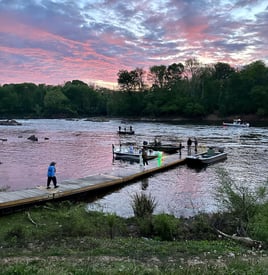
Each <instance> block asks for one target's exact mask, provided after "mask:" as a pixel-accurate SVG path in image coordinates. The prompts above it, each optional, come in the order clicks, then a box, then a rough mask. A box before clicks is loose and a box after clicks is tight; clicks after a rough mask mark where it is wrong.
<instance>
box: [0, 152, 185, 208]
mask: <svg viewBox="0 0 268 275" xmlns="http://www.w3.org/2000/svg"><path fill="white" fill-rule="evenodd" d="M184 163H185V158H181V157H180V155H179V154H173V155H168V156H165V157H164V159H163V162H162V164H161V166H159V167H158V163H157V160H156V159H155V160H151V161H149V165H148V166H145V167H143V166H141V165H139V164H137V165H135V166H133V167H128V168H126V167H124V168H120V169H116V170H114V171H111V172H110V173H104V174H97V175H90V176H87V177H84V178H79V179H70V180H64V181H62V182H60V183H59V188H57V189H54V188H51V189H46V186H37V187H35V188H30V189H25V190H19V191H7V192H0V212H1V213H3V212H9V211H12V209H14V208H15V209H19V208H23V207H25V206H27V205H33V204H38V203H42V202H49V201H53V200H57V199H67V198H69V197H71V196H75V195H79V194H84V193H88V192H91V191H98V190H101V189H105V188H109V187H113V186H119V185H122V184H126V183H128V182H131V181H134V180H137V179H139V178H143V177H147V176H149V175H152V174H154V173H158V172H161V171H164V170H167V169H170V168H173V167H175V166H177V165H181V164H184Z"/></svg>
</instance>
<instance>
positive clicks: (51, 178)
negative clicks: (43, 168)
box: [47, 161, 59, 189]
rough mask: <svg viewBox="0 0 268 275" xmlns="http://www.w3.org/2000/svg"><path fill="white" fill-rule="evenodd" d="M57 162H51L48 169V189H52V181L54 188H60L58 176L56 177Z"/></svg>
mask: <svg viewBox="0 0 268 275" xmlns="http://www.w3.org/2000/svg"><path fill="white" fill-rule="evenodd" d="M55 165H56V162H54V161H53V162H51V163H50V165H49V166H48V169H47V189H50V182H51V181H52V182H53V184H54V188H58V187H59V186H58V185H57V178H56V167H55Z"/></svg>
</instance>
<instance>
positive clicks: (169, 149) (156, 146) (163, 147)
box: [143, 140, 184, 154]
mask: <svg viewBox="0 0 268 275" xmlns="http://www.w3.org/2000/svg"><path fill="white" fill-rule="evenodd" d="M143 147H144V148H146V149H151V150H154V151H161V152H164V153H167V154H175V153H178V151H181V149H182V148H184V146H182V145H181V143H180V144H179V145H174V144H162V142H160V141H158V140H155V141H154V142H152V143H148V142H146V141H144V142H143Z"/></svg>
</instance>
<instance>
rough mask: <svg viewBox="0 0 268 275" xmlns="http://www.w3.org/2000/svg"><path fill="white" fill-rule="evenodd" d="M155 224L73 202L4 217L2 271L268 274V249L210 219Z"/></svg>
mask: <svg viewBox="0 0 268 275" xmlns="http://www.w3.org/2000/svg"><path fill="white" fill-rule="evenodd" d="M152 219H153V220H150V222H148V221H146V220H144V219H143V220H141V219H137V218H129V219H124V218H120V217H117V216H116V215H114V214H104V213H101V212H86V211H85V206H84V205H83V204H81V203H80V204H75V205H74V204H70V203H67V202H65V203H61V204H49V205H45V206H39V207H35V208H32V209H29V210H28V211H25V212H20V213H14V214H12V215H8V216H2V217H0V223H1V228H0V244H1V249H0V266H1V270H0V274H216V273H218V274H267V272H268V260H267V252H268V251H267V250H255V249H251V248H249V247H245V246H243V245H240V244H238V243H234V242H233V241H229V240H224V239H220V238H219V237H218V235H217V233H216V232H215V231H214V230H213V228H211V227H210V225H209V224H208V223H206V220H205V219H204V217H202V218H200V217H199V218H196V219H195V220H191V222H189V221H187V223H185V221H183V220H179V219H176V218H174V217H172V216H168V215H157V216H153V217H152ZM201 221H202V222H201ZM171 224H172V226H170V225H171ZM152 225H153V227H154V230H152V229H151V228H150V227H151V226H152ZM166 231H168V232H169V234H165V232H166ZM206 237H207V238H206ZM170 238H172V240H169V239H170Z"/></svg>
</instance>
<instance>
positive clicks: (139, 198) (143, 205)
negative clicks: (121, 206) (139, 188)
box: [131, 193, 157, 218]
mask: <svg viewBox="0 0 268 275" xmlns="http://www.w3.org/2000/svg"><path fill="white" fill-rule="evenodd" d="M132 199H133V202H132V204H131V206H132V209H133V211H134V215H135V217H138V218H145V217H150V216H152V214H153V212H154V209H155V207H156V205H157V203H156V202H155V198H153V197H152V196H151V195H148V196H147V195H146V194H143V193H142V194H137V193H136V194H135V195H134V196H133V197H132Z"/></svg>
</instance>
